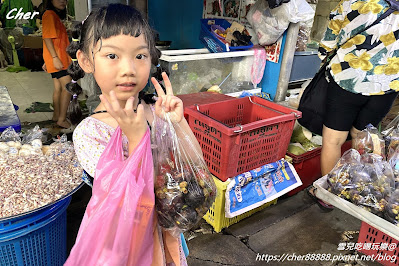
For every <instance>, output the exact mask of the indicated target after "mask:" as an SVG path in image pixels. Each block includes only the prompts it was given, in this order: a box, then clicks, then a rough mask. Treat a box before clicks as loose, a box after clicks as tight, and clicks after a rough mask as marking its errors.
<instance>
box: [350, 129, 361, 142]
mask: <svg viewBox="0 0 399 266" xmlns="http://www.w3.org/2000/svg"><path fill="white" fill-rule="evenodd" d="M359 132H360V130H358V129H356V128H354V127H352V128H351V132H350V134H351V137H352V139H355V138H356V137H357V133H359ZM352 143H353V142H352Z"/></svg>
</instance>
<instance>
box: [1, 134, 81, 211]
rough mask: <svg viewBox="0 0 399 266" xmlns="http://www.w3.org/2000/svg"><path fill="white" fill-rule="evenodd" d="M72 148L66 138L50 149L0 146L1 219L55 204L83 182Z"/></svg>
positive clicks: (38, 142) (18, 144) (10, 144)
mask: <svg viewBox="0 0 399 266" xmlns="http://www.w3.org/2000/svg"><path fill="white" fill-rule="evenodd" d="M82 171H83V169H82V168H81V166H80V165H79V163H78V161H77V158H76V155H75V151H74V148H73V144H72V143H71V142H68V141H66V136H63V138H61V140H58V141H56V142H54V143H52V144H51V145H44V146H43V145H42V142H41V140H40V139H35V140H33V141H32V142H30V144H22V143H21V142H20V141H18V140H16V141H13V140H11V141H7V142H0V179H1V182H0V219H3V218H6V217H10V216H14V215H19V214H22V213H25V212H28V211H32V210H34V209H37V208H40V207H42V206H45V205H47V204H49V203H52V202H54V201H56V200H58V199H60V198H62V197H63V196H65V195H67V194H69V193H70V192H71V191H73V190H74V189H75V188H76V187H77V186H78V185H79V184H80V183H81V182H82V180H81V177H82Z"/></svg>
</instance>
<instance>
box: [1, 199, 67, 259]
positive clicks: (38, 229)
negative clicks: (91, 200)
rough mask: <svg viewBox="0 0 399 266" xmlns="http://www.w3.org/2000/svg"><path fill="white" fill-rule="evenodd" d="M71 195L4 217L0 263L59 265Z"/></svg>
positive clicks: (63, 251)
mask: <svg viewBox="0 0 399 266" xmlns="http://www.w3.org/2000/svg"><path fill="white" fill-rule="evenodd" d="M70 202H71V197H68V198H65V199H64V200H62V201H60V202H58V203H57V204H54V205H52V206H50V207H49V208H46V209H42V210H41V211H39V212H37V213H31V214H29V215H25V216H22V217H19V220H17V219H12V220H6V221H4V222H3V223H2V224H1V231H0V265H2V266H3V265H4V266H9V265H10V266H11V265H13V266H14V265H18V266H25V265H35V266H36V265H63V264H64V262H65V260H66V239H67V234H66V210H67V208H68V206H69V203H70Z"/></svg>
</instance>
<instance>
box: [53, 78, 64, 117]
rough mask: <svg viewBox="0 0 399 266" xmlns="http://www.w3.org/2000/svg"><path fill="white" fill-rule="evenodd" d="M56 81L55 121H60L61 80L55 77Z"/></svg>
mask: <svg viewBox="0 0 399 266" xmlns="http://www.w3.org/2000/svg"><path fill="white" fill-rule="evenodd" d="M53 83H54V91H53V107H54V112H53V121H58V117H59V116H60V97H61V91H62V87H61V82H59V80H58V79H56V78H53Z"/></svg>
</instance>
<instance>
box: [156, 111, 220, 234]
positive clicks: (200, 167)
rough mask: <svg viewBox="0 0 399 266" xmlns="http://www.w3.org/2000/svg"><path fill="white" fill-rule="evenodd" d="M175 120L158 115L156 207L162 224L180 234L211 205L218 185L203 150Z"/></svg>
mask: <svg viewBox="0 0 399 266" xmlns="http://www.w3.org/2000/svg"><path fill="white" fill-rule="evenodd" d="M176 132H183V131H182V130H181V129H180V126H179V124H177V123H172V122H171V120H170V117H169V114H168V113H166V115H165V117H164V119H160V118H159V117H157V116H155V118H154V124H153V129H152V144H153V145H152V149H153V159H154V166H155V207H156V210H157V214H158V221H159V224H160V225H161V226H162V227H164V228H165V229H167V230H170V232H171V233H172V234H173V235H175V236H178V234H179V233H181V232H183V231H186V230H189V229H190V228H192V227H193V226H194V225H196V224H197V223H198V222H199V220H200V219H201V218H202V217H203V216H204V215H205V213H206V212H207V211H208V209H209V207H210V206H211V205H212V203H213V201H214V199H215V196H216V186H215V183H214V181H213V179H212V175H211V174H210V172H209V170H208V167H207V165H206V164H205V161H204V160H203V158H202V155H201V154H198V153H197V152H196V149H195V148H194V144H193V143H192V141H191V140H190V137H189V136H183V137H182V136H180V138H178V137H177V133H176Z"/></svg>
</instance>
